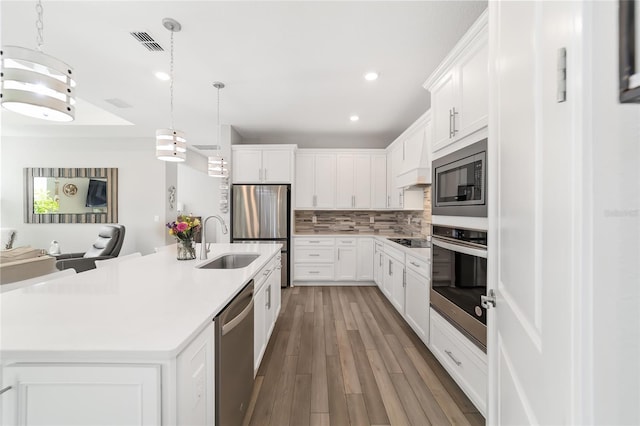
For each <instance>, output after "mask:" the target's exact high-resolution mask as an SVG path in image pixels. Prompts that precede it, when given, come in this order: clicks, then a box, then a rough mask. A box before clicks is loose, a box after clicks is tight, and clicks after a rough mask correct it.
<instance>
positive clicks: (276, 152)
mask: <svg viewBox="0 0 640 426" xmlns="http://www.w3.org/2000/svg"><path fill="white" fill-rule="evenodd" d="M294 150H295V145H289V146H286V145H263V146H256V145H244V146H233V147H232V151H233V162H232V176H233V183H291V182H292V180H293V152H294Z"/></svg>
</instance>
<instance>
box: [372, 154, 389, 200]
mask: <svg viewBox="0 0 640 426" xmlns="http://www.w3.org/2000/svg"><path fill="white" fill-rule="evenodd" d="M386 207H387V156H386V155H385V154H374V155H372V156H371V208H372V209H384V208H386Z"/></svg>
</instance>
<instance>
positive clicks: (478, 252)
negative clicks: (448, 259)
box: [431, 237, 487, 259]
mask: <svg viewBox="0 0 640 426" xmlns="http://www.w3.org/2000/svg"><path fill="white" fill-rule="evenodd" d="M431 244H433V245H434V246H438V247H441V248H443V249H446V250H451V251H455V252H456V253H463V254H468V255H470V256H476V257H482V258H485V259H486V258H487V251H486V250H483V249H479V248H473V247H466V246H461V245H458V244H453V243H448V242H446V241H442V240H438V239H436V238H435V237H432V239H431Z"/></svg>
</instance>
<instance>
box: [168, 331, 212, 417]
mask: <svg viewBox="0 0 640 426" xmlns="http://www.w3.org/2000/svg"><path fill="white" fill-rule="evenodd" d="M214 339H215V326H214V323H213V322H211V324H210V325H209V326H208V327H207V328H206V329H205V330H204V331H202V332H201V333H200V334H199V335H198V336H197V337H196V338H195V339H193V340H192V341H191V343H189V344H188V345H187V347H186V348H184V349H183V350H182V352H180V354H179V355H178V357H177V360H176V375H177V378H178V379H177V392H176V395H177V399H178V401H177V406H178V410H177V415H178V422H177V423H178V424H179V425H207V424H213V423H214V421H215V420H214V419H215V416H214V409H215V404H214V401H215V398H214V392H215V385H214V380H213V379H214V365H215V363H214V357H215V354H214V351H213V346H214Z"/></svg>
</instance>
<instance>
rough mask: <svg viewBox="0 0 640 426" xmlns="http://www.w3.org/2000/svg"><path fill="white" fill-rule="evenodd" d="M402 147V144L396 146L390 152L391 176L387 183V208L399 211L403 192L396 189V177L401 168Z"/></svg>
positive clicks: (400, 189)
mask: <svg viewBox="0 0 640 426" xmlns="http://www.w3.org/2000/svg"><path fill="white" fill-rule="evenodd" d="M402 156H403V146H402V144H398V145H396V146H395V147H394V148H393V149H392V150H391V167H390V169H391V176H389V179H390V182H389V192H388V194H387V195H388V198H389V207H390V208H392V209H400V208H402V204H403V203H402V201H403V200H402V195H403V192H404V191H403V190H402V188H398V187H397V182H396V181H397V179H396V177H397V175H398V173H399V170H401V168H402V162H403V157H402ZM388 165H389V163H387V166H388Z"/></svg>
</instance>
